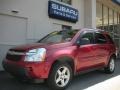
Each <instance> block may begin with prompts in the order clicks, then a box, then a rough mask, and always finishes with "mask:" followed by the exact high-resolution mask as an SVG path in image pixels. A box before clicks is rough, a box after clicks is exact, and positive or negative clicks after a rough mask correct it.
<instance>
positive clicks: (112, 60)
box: [104, 57, 115, 74]
mask: <svg viewBox="0 0 120 90" xmlns="http://www.w3.org/2000/svg"><path fill="white" fill-rule="evenodd" d="M104 70H105V73H108V74H111V73H113V72H114V71H115V58H113V57H111V58H110V60H109V63H108V65H107V67H105V68H104Z"/></svg>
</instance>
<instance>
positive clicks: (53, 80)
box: [47, 63, 72, 90]
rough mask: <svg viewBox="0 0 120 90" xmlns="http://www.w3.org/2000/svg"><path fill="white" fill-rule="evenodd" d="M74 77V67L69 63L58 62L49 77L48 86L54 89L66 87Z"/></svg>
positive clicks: (60, 89) (59, 89) (58, 89)
mask: <svg viewBox="0 0 120 90" xmlns="http://www.w3.org/2000/svg"><path fill="white" fill-rule="evenodd" d="M71 79H72V69H71V67H70V66H69V65H68V64H67V63H56V65H54V67H53V69H52V71H51V73H50V75H49V78H48V80H47V83H48V86H49V87H50V88H51V89H54V90H62V89H65V88H66V87H67V86H68V85H69V83H70V81H71Z"/></svg>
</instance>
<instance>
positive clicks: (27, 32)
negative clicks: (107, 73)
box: [0, 0, 120, 70]
mask: <svg viewBox="0 0 120 90" xmlns="http://www.w3.org/2000/svg"><path fill="white" fill-rule="evenodd" d="M106 10H107V12H106ZM116 17H117V18H116ZM84 27H85V28H96V27H97V28H101V29H105V30H106V31H108V32H110V34H111V35H112V36H113V38H114V40H115V41H116V44H117V45H118V46H119V44H120V40H119V36H120V32H119V30H120V0H0V70H3V68H2V65H1V64H2V60H3V59H4V58H5V54H6V52H7V50H8V49H9V48H11V47H14V46H16V45H21V44H26V43H31V42H36V41H37V40H40V39H41V38H42V37H43V36H45V35H47V34H48V33H49V32H52V31H56V30H63V29H79V28H84Z"/></svg>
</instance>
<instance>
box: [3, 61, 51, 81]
mask: <svg viewBox="0 0 120 90" xmlns="http://www.w3.org/2000/svg"><path fill="white" fill-rule="evenodd" d="M2 65H3V68H4V69H5V71H7V72H8V73H10V74H11V75H13V76H15V77H17V78H21V79H24V80H33V79H34V80H35V79H40V80H41V79H42V80H43V79H47V78H48V74H49V66H48V65H47V64H45V63H44V64H43V63H23V62H22V63H18V62H12V61H9V60H4V61H3V63H2Z"/></svg>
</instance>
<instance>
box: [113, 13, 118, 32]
mask: <svg viewBox="0 0 120 90" xmlns="http://www.w3.org/2000/svg"><path fill="white" fill-rule="evenodd" d="M117 18H118V17H117V12H114V32H115V33H118V31H117V26H118V25H117V24H118V21H117Z"/></svg>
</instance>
